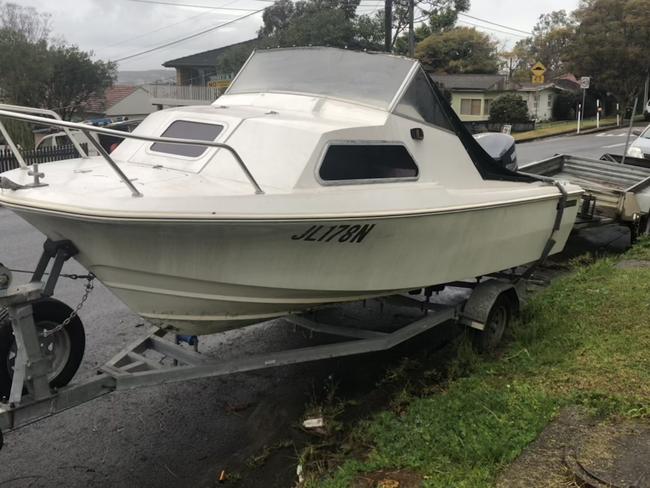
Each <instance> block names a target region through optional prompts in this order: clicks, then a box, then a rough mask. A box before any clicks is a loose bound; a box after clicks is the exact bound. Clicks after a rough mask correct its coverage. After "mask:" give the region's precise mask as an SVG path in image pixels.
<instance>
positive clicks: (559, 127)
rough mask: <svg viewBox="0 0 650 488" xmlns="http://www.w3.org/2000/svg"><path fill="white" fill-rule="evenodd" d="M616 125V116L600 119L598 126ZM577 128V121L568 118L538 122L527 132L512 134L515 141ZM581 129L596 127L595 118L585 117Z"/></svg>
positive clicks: (573, 130)
mask: <svg viewBox="0 0 650 488" xmlns="http://www.w3.org/2000/svg"><path fill="white" fill-rule="evenodd" d="M615 126H616V118H615V117H614V118H609V119H602V120H601V121H600V127H602V128H605V127H610V128H613V127H615ZM576 128H577V122H576V121H575V120H569V121H566V122H557V123H552V124H548V125H543V124H539V126H538V127H537V128H536V129H535V130H531V131H527V132H518V133H516V134H513V135H512V136H513V137H514V138H515V140H516V141H517V142H523V141H527V140H529V139H537V138H538V137H547V136H554V135H559V134H568V133H571V132H575V131H576ZM580 128H581V130H589V129H595V128H596V119H593V120H592V119H587V120H585V121H583V122H582V123H581V124H580Z"/></svg>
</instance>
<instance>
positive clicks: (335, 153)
mask: <svg viewBox="0 0 650 488" xmlns="http://www.w3.org/2000/svg"><path fill="white" fill-rule="evenodd" d="M318 174H319V176H320V178H321V180H323V181H332V182H335V181H338V182H346V181H355V180H386V179H391V180H394V179H401V178H407V179H414V178H417V176H418V167H417V165H416V164H415V161H413V158H412V157H411V155H410V154H409V152H408V151H407V150H406V148H405V147H404V146H402V145H399V144H366V145H364V144H332V145H331V146H329V148H328V149H327V152H326V153H325V158H324V159H323V162H322V164H321V165H320V169H319V172H318Z"/></svg>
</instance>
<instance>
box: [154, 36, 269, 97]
mask: <svg viewBox="0 0 650 488" xmlns="http://www.w3.org/2000/svg"><path fill="white" fill-rule="evenodd" d="M257 42H258V40H257V38H255V39H249V40H247V41H243V42H238V43H236V44H231V45H229V46H222V47H219V48H217V49H211V50H209V51H203V52H200V53H196V54H192V55H190V56H185V57H182V58H177V59H172V60H171V61H166V62H164V63H163V66H164V67H165V68H175V69H176V85H178V86H189V85H192V86H195V85H198V86H208V83H209V82H210V81H221V80H231V79H232V78H233V77H234V76H235V74H236V71H238V69H239V67H236V68H235V69H233V68H230V67H226V68H223V69H224V70H223V71H220V70H219V69H218V68H217V66H219V65H227V64H228V63H224V60H225V59H226V57H228V56H240V57H243V58H244V59H245V58H246V57H248V55H250V53H251V52H252V51H253V49H255V46H256V45H257ZM234 64H237V63H234Z"/></svg>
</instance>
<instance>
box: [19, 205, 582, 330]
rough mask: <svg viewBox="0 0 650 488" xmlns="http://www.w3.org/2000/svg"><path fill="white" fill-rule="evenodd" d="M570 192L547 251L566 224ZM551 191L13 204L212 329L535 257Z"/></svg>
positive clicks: (562, 236) (154, 313) (155, 302)
mask: <svg viewBox="0 0 650 488" xmlns="http://www.w3.org/2000/svg"><path fill="white" fill-rule="evenodd" d="M577 198H579V196H578V195H571V196H570V200H569V203H570V205H569V206H568V207H567V208H565V209H564V214H563V218H562V223H561V228H560V229H559V231H557V232H556V233H555V235H554V240H555V245H554V247H553V249H552V251H551V252H552V253H554V252H559V251H560V250H561V249H562V248H563V247H564V244H565V242H566V239H567V237H568V235H569V233H570V231H571V228H572V225H573V223H574V220H575V217H576V212H577V209H578V206H577V205H575V204H574V203H572V202H575V200H576V199H577ZM557 204H558V197H557V196H554V197H552V198H546V199H538V200H533V201H527V202H517V203H511V204H503V205H498V206H490V207H485V208H480V209H477V208H472V209H467V210H457V211H453V212H437V213H429V214H423V215H408V216H392V217H378V218H364V219H347V220H327V219H319V220H291V221H278V220H266V221H265V220H257V221H252V220H251V221H209V220H203V219H201V220H194V221H190V220H187V221H183V220H164V219H159V220H140V219H118V218H114V219H113V218H95V217H87V216H85V217H84V216H81V215H66V214H63V213H60V214H56V213H52V212H43V211H39V210H32V209H26V208H24V207H22V208H21V207H14V208H13V210H14V211H15V212H17V213H18V214H19V215H20V216H21V217H23V218H24V219H25V220H27V221H28V222H30V223H31V224H32V225H34V226H35V227H36V228H38V229H39V230H41V231H42V232H43V233H45V234H46V235H47V236H48V237H49V238H51V239H54V240H57V239H70V240H71V241H72V242H73V243H74V244H75V245H76V246H77V247H78V249H79V251H80V252H79V255H78V256H77V257H76V259H77V260H78V261H79V262H81V264H83V265H84V266H85V267H86V268H87V269H88V270H89V271H91V272H93V273H94V274H95V275H97V277H98V278H99V280H100V281H102V282H103V283H104V284H105V285H106V286H107V287H108V288H110V289H111V290H112V291H113V292H114V293H115V294H116V295H117V296H118V297H119V298H120V299H121V300H122V301H124V302H125V303H126V304H127V305H128V306H129V307H130V308H131V309H132V310H134V311H135V312H137V313H138V314H139V315H141V316H142V317H144V318H146V319H147V320H149V321H151V322H153V323H154V324H156V325H160V326H162V327H166V328H171V329H174V330H177V331H178V332H181V333H186V334H211V333H215V332H219V331H223V330H226V329H230V328H235V327H241V326H244V325H247V324H250V323H255V322H260V321H263V320H267V319H270V318H273V317H278V316H282V315H285V314H288V313H292V312H299V311H303V310H306V309H310V308H315V307H318V306H322V305H325V304H330V303H337V302H344V301H352V300H358V299H362V298H365V297H371V296H381V295H389V294H394V293H396V292H400V291H404V290H410V289H414V288H420V287H424V286H430V285H436V284H442V283H447V282H451V281H456V280H461V279H467V278H472V277H475V276H480V275H484V274H488V273H492V272H496V271H499V270H503V269H507V268H511V267H514V266H518V265H521V264H522V263H527V262H532V261H535V260H537V259H538V258H539V257H540V256H541V254H542V252H543V249H544V246H545V245H546V243H547V241H548V239H549V237H550V236H551V233H552V228H553V224H554V221H555V217H556V207H557Z"/></svg>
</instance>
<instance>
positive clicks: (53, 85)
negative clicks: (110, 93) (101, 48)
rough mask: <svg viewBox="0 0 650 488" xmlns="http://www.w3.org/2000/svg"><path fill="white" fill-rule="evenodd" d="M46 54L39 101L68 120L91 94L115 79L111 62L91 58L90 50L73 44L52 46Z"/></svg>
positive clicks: (107, 85) (100, 91)
mask: <svg viewBox="0 0 650 488" xmlns="http://www.w3.org/2000/svg"><path fill="white" fill-rule="evenodd" d="M48 58H49V59H48V65H49V66H48V68H49V69H48V70H47V72H46V75H45V76H44V77H43V85H44V89H45V90H44V98H43V102H44V103H43V104H44V106H46V107H48V108H51V109H53V110H56V111H57V112H58V113H59V115H61V117H62V118H63V119H64V120H70V119H71V118H72V116H73V115H74V114H76V113H77V112H78V111H79V110H80V109H81V107H82V105H83V104H84V102H86V101H87V100H88V99H89V98H90V97H91V96H93V95H95V96H96V95H97V94H99V93H104V91H105V90H106V89H107V88H109V87H110V86H111V85H112V84H113V80H114V79H115V75H116V73H115V71H116V69H115V64H114V63H111V62H103V61H93V60H92V59H91V58H90V53H87V52H83V51H80V50H79V48H78V47H76V46H52V47H50V49H49V51H48Z"/></svg>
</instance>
